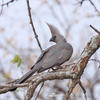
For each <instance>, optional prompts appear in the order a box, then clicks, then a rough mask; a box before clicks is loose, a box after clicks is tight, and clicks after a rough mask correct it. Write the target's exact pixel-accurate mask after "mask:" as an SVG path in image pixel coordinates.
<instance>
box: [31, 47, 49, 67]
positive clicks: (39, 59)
mask: <svg viewBox="0 0 100 100" xmlns="http://www.w3.org/2000/svg"><path fill="white" fill-rule="evenodd" d="M49 49H50V48H48V49H46V50H44V51H43V52H42V53H41V55H40V56H39V58H38V59H37V61H36V63H35V64H37V63H38V62H40V61H41V59H42V58H43V57H44V55H45V54H46V53H47V52H48V51H49ZM35 64H34V65H35ZM34 65H33V66H32V67H31V69H33V68H34Z"/></svg>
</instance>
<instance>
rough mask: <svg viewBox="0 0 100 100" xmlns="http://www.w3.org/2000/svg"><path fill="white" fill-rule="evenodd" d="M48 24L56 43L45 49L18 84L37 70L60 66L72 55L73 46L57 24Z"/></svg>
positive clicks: (52, 39) (52, 38) (53, 40)
mask: <svg viewBox="0 0 100 100" xmlns="http://www.w3.org/2000/svg"><path fill="white" fill-rule="evenodd" d="M48 26H49V28H50V30H51V35H52V37H51V39H50V41H52V42H55V43H56V44H55V45H53V46H51V47H49V48H48V49H46V50H44V51H43V53H42V54H41V55H40V57H39V58H38V60H37V61H36V63H35V64H34V65H33V66H32V67H31V70H30V71H29V72H27V73H26V74H25V75H23V76H22V77H21V78H20V79H19V80H18V81H16V84H20V83H23V82H24V81H26V80H27V79H28V78H29V77H30V76H32V75H33V74H34V73H35V72H38V73H40V72H42V71H45V70H47V69H50V68H53V67H55V66H60V65H61V64H63V63H64V62H65V61H68V60H69V59H70V57H71V56H72V53H73V48H72V46H71V45H70V44H69V43H68V42H67V41H66V40H65V38H64V37H63V36H62V35H61V34H60V32H59V31H58V29H57V28H56V27H55V26H53V25H50V24H48ZM15 89H16V88H14V89H11V90H10V91H13V90H15Z"/></svg>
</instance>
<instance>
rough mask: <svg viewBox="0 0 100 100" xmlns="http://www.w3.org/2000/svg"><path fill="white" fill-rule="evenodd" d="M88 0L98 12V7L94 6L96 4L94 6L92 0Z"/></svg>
mask: <svg viewBox="0 0 100 100" xmlns="http://www.w3.org/2000/svg"><path fill="white" fill-rule="evenodd" d="M89 2H90V3H91V5H92V6H93V7H94V9H95V11H96V12H98V13H99V11H98V9H97V8H96V6H95V5H94V3H93V2H92V0H89Z"/></svg>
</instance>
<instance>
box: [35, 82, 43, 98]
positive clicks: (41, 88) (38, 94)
mask: <svg viewBox="0 0 100 100" xmlns="http://www.w3.org/2000/svg"><path fill="white" fill-rule="evenodd" d="M43 86H44V82H43V83H42V85H41V87H40V90H39V91H38V94H37V96H36V98H35V100H37V98H38V96H39V94H40V92H41V89H42V88H43Z"/></svg>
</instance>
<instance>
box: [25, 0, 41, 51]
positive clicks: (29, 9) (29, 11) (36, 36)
mask: <svg viewBox="0 0 100 100" xmlns="http://www.w3.org/2000/svg"><path fill="white" fill-rule="evenodd" d="M26 2H27V9H28V15H29V19H30V24H31V26H32V30H33V33H34V35H35V38H36V40H37V43H38V46H39V48H40V50H41V52H42V47H41V44H40V42H39V39H38V35H37V34H36V31H35V27H34V24H33V21H32V15H31V8H30V4H29V0H26Z"/></svg>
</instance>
